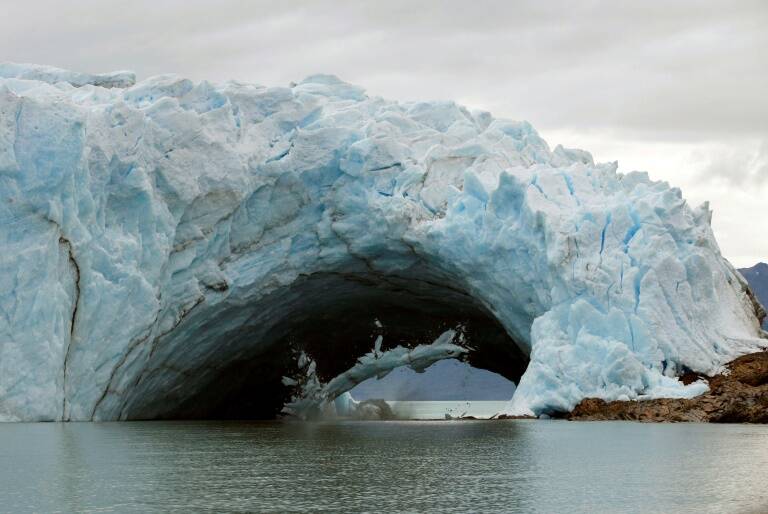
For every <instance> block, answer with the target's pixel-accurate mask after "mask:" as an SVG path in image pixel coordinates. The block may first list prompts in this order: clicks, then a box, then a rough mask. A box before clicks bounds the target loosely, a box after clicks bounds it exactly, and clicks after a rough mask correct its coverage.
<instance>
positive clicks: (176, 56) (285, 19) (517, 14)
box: [0, 0, 768, 140]
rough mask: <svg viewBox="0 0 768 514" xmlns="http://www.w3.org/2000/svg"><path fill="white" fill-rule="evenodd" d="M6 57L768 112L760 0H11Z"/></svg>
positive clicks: (537, 107)
mask: <svg viewBox="0 0 768 514" xmlns="http://www.w3.org/2000/svg"><path fill="white" fill-rule="evenodd" d="M5 11H6V12H5V13H4V14H5V15H4V16H3V19H2V21H0V48H2V49H3V54H2V55H0V57H2V58H3V59H7V60H15V61H34V62H41V63H46V64H54V65H58V66H61V67H67V68H74V69H79V70H84V71H108V70H111V69H114V68H129V69H134V70H135V71H137V72H138V73H139V75H140V76H147V75H151V74H157V73H164V72H176V73H180V74H183V75H187V76H190V77H192V78H195V79H203V78H208V79H215V80H223V79H228V78H238V79H243V80H251V81H254V82H259V83H264V84H285V83H287V82H289V81H291V80H297V79H300V78H303V77H304V76H306V75H308V74H310V73H315V72H330V73H335V74H337V75H339V76H341V77H342V78H344V79H345V80H348V81H352V82H355V83H358V84H360V85H363V86H365V87H367V88H368V90H369V91H370V92H371V93H374V94H381V95H383V96H388V97H394V98H402V99H424V98H433V97H437V98H456V99H459V100H461V101H464V102H467V103H470V104H474V105H476V106H479V107H484V108H488V109H491V110H493V111H494V113H496V114H497V115H501V116H505V117H513V118H524V119H528V120H530V121H531V122H533V123H534V124H535V125H536V126H539V127H542V128H543V129H561V128H565V129H575V130H582V129H586V128H589V129H610V130H614V131H622V132H623V133H624V134H625V135H626V136H630V137H633V138H640V139H651V140H660V139H668V138H676V139H693V140H696V139H701V138H712V137H715V138H720V137H723V136H724V137H734V138H735V137H743V136H744V135H746V134H755V133H756V132H758V131H761V130H764V127H765V120H766V119H768V96H767V95H765V94H764V91H766V90H768V66H765V63H766V62H768V31H766V30H764V27H765V26H768V4H766V3H765V2H762V1H742V2H725V1H687V0H686V1H679V2H674V3H670V2H660V1H656V2H580V3H572V2H564V1H562V2H534V1H526V2H501V1H499V2H490V1H483V0H475V1H473V2H464V1H445V2H418V3H414V2H405V1H394V2H376V1H338V2H301V3H297V2H282V3H274V2H262V1H257V2H246V1H234V0H226V1H223V2H215V3H214V2H199V1H186V2H182V1H178V0H169V1H162V2H157V1H151V2H150V1H146V0H139V1H136V2H130V3H125V2H120V3H117V2H105V1H100V2H97V1H76V2H66V3H65V2H59V1H51V0H49V1H41V0H30V1H27V2H16V3H14V4H13V5H11V6H8V7H6V8H5Z"/></svg>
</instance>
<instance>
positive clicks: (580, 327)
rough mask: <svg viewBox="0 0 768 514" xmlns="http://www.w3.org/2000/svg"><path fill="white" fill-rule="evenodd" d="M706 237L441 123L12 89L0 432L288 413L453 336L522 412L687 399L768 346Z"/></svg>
mask: <svg viewBox="0 0 768 514" xmlns="http://www.w3.org/2000/svg"><path fill="white" fill-rule="evenodd" d="M710 222H711V211H710V210H709V207H708V205H706V204H705V205H702V206H700V207H697V208H692V207H691V206H689V205H688V204H687V203H686V201H685V200H684V199H683V197H682V194H681V191H680V190H679V189H676V188H674V187H671V186H670V185H669V184H667V183H665V182H657V181H653V180H651V179H650V178H649V176H648V175H647V174H646V173H641V172H632V173H627V174H623V173H619V172H617V163H615V162H614V163H595V162H594V160H593V158H592V156H591V155H590V154H589V153H587V152H585V151H582V150H574V149H567V148H564V147H562V146H557V147H555V148H554V150H552V149H550V147H549V146H548V145H547V143H546V142H545V141H544V140H543V139H542V138H541V137H540V136H539V135H538V133H537V132H536V131H535V130H534V129H533V127H532V126H531V125H530V124H529V123H527V122H516V121H509V120H503V119H496V118H494V117H493V116H492V115H491V114H489V113H487V112H479V111H469V110H468V109H466V108H464V107H462V106H460V105H458V104H456V103H454V102H450V101H435V102H394V101H389V100H385V99H382V98H379V97H374V96H369V95H367V94H366V93H365V91H364V90H363V89H362V88H360V87H357V86H355V85H351V84H347V83H345V82H343V81H341V80H339V79H338V78H336V77H333V76H328V75H315V76H310V77H308V78H306V79H304V80H303V81H301V82H298V83H295V84H290V85H289V86H286V87H265V86H261V85H257V84H251V83H243V82H236V81H229V82H225V83H211V82H206V81H202V82H193V81H191V80H189V79H186V78H184V77H180V76H176V75H162V76H156V77H152V78H148V79H146V80H143V81H140V82H135V77H134V76H133V74H131V73H130V72H117V73H112V74H105V75H89V74H83V73H76V72H70V71H66V70H59V69H56V68H52V67H47V66H37V65H23V64H13V63H6V64H1V65H0V248H2V250H3V251H2V254H0V419H1V420H4V421H18V420H23V421H42V420H64V421H66V420H121V419H157V418H168V417H183V416H204V415H213V413H214V412H216V409H217V408H218V407H217V406H221V405H223V404H227V406H228V408H229V407H231V408H235V409H236V408H237V405H239V404H242V405H245V404H249V405H251V404H253V405H267V407H268V408H269V409H272V410H275V409H278V410H279V408H280V407H281V406H282V405H283V403H284V401H285V400H286V398H285V395H286V391H285V390H284V389H283V387H284V385H282V382H281V379H282V377H283V376H285V375H286V374H289V372H290V369H292V367H295V366H296V362H297V360H298V357H297V356H298V355H300V354H301V353H302V352H304V353H305V354H306V355H310V356H311V358H312V359H313V360H314V361H315V362H316V363H317V370H318V374H319V376H320V378H321V379H322V380H323V381H324V382H328V381H330V380H332V379H333V377H335V376H337V375H339V374H340V373H342V372H343V371H344V370H347V369H349V368H350V367H351V366H353V365H354V363H355V362H356V360H357V359H358V357H359V356H361V355H363V354H365V353H366V352H368V351H369V350H370V348H371V346H372V344H373V341H374V340H375V339H376V337H378V336H383V340H384V343H385V344H387V345H392V347H395V346H397V345H400V344H405V343H408V344H412V345H418V344H425V343H429V342H430V341H433V340H434V339H435V338H436V337H437V336H438V335H439V334H440V333H442V332H444V330H446V329H447V328H453V327H455V326H458V324H460V323H465V329H464V332H465V333H466V347H467V348H468V349H469V350H470V352H469V354H468V355H469V356H468V358H469V359H470V362H474V363H476V364H477V365H478V366H479V367H484V368H487V369H491V370H494V371H497V372H501V373H502V374H503V375H504V376H506V377H507V378H509V379H510V380H513V381H514V382H516V383H518V387H517V389H516V391H515V394H514V396H513V397H512V398H511V400H510V402H509V404H508V406H507V408H506V413H507V414H524V415H548V414H551V413H555V412H559V411H567V410H570V409H571V408H573V406H574V405H575V404H576V403H577V402H578V401H580V400H581V399H583V398H585V397H599V398H603V399H606V400H613V399H636V398H645V397H656V396H670V397H686V396H693V395H696V394H699V393H701V392H703V391H704V390H706V387H707V386H706V383H704V382H696V383H693V384H690V385H684V384H683V383H682V382H681V381H679V380H678V379H677V376H678V375H680V374H681V373H683V372H685V371H688V370H693V371H696V372H699V373H704V374H711V373H714V372H716V371H718V370H720V369H721V367H722V365H723V364H724V363H725V362H727V361H729V360H731V359H733V358H734V357H736V356H738V355H741V354H744V353H748V352H753V351H757V350H759V349H762V348H764V347H765V346H766V343H767V342H768V341H767V340H766V337H767V335H766V333H765V332H763V331H762V330H761V328H760V320H759V319H758V317H760V316H761V315H764V313H763V311H762V309H761V308H760V306H759V304H758V303H757V301H756V300H755V299H754V296H753V295H752V294H751V292H750V290H749V289H748V286H747V284H746V282H745V280H744V279H743V278H742V277H741V275H740V274H739V273H738V272H737V271H736V270H734V268H733V267H732V266H731V265H730V264H729V263H728V261H727V260H726V259H724V258H723V257H722V255H721V253H720V250H719V248H718V245H717V243H716V241H715V238H714V236H713V233H712V229H711V227H710ZM374 316H376V319H374ZM388 349H390V348H384V349H383V350H384V351H387V350H388ZM341 397H342V398H343V397H345V396H344V395H343V394H342V396H341ZM233 406H234V407H233Z"/></svg>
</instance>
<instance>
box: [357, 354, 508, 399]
mask: <svg viewBox="0 0 768 514" xmlns="http://www.w3.org/2000/svg"><path fill="white" fill-rule="evenodd" d="M514 392H515V384H514V382H510V381H509V380H507V379H506V378H504V377H502V376H501V375H497V374H496V373H492V372H490V371H488V370H485V369H478V368H473V367H472V366H470V365H469V364H467V363H465V362H461V361H457V360H455V359H448V360H443V361H438V362H436V363H434V364H433V365H431V366H430V367H428V368H427V369H426V371H424V373H416V372H415V371H413V370H412V369H410V368H408V367H401V368H397V369H395V370H393V371H392V372H391V373H390V374H389V375H387V376H386V377H384V378H382V379H381V380H377V379H375V378H371V379H368V380H366V381H365V382H362V383H360V384H358V385H357V386H355V388H354V389H352V390H351V391H350V394H352V397H353V398H354V399H355V400H370V399H376V398H380V399H383V400H410V401H420V400H431V401H440V400H475V401H479V400H509V399H510V398H512V393H514Z"/></svg>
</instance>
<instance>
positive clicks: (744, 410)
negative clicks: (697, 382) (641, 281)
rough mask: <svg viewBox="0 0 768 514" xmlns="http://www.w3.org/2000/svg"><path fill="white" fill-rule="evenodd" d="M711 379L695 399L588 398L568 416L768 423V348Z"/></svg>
mask: <svg viewBox="0 0 768 514" xmlns="http://www.w3.org/2000/svg"><path fill="white" fill-rule="evenodd" d="M695 378H699V377H693V376H686V377H682V379H683V380H684V381H688V380H691V379H695ZM702 378H706V377H702ZM708 381H709V387H710V390H709V392H708V393H706V394H703V395H701V396H697V397H695V398H691V399H669V398H663V399H655V400H640V401H613V402H605V401H603V400H600V399H598V398H587V399H584V400H582V401H581V402H580V403H579V404H578V405H577V406H576V408H575V409H573V411H571V413H570V414H569V415H568V419H571V420H577V421H600V420H631V421H645V422H663V421H669V422H679V421H697V422H704V423H768V352H759V353H752V354H749V355H744V356H742V357H739V358H738V359H735V360H733V361H731V362H730V363H728V364H727V365H726V371H725V372H723V373H722V374H719V375H715V376H713V377H710V378H708Z"/></svg>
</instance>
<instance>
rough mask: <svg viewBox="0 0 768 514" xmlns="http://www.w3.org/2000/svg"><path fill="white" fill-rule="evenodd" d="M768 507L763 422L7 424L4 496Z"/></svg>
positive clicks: (421, 506) (74, 507) (262, 503)
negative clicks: (713, 423)
mask: <svg viewBox="0 0 768 514" xmlns="http://www.w3.org/2000/svg"><path fill="white" fill-rule="evenodd" d="M304 510H305V511H311V512H364V511H368V512H545V513H553V512H557V513H560V512H660V513H661V512H674V513H676V514H677V513H682V512H691V513H693V512H696V513H699V512H729V513H732V512H755V513H757V512H766V511H768V426H755V425H752V426H750V425H703V424H661V425H652V424H638V423H628V422H606V423H574V422H567V421H529V420H514V421H347V422H321V423H299V422H280V421H274V422H247V423H246V422H128V423H39V424H27V423H25V424H3V425H0V511H2V512H14V513H16V512H243V511H255V512H295V511H304Z"/></svg>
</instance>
